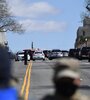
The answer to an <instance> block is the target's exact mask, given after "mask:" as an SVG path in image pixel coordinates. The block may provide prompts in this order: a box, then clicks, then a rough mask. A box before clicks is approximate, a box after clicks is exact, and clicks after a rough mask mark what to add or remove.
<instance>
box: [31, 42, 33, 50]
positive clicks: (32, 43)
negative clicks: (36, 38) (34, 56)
mask: <svg viewBox="0 0 90 100" xmlns="http://www.w3.org/2000/svg"><path fill="white" fill-rule="evenodd" d="M31 49H32V50H33V42H32V43H31Z"/></svg>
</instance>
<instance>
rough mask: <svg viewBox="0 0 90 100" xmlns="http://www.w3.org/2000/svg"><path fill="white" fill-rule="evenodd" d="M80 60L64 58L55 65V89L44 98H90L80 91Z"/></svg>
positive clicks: (51, 99) (58, 99)
mask: <svg viewBox="0 0 90 100" xmlns="http://www.w3.org/2000/svg"><path fill="white" fill-rule="evenodd" d="M78 65H79V62H78V61H77V60H76V59H71V58H63V59H61V61H59V62H58V63H56V64H55V66H54V75H53V83H54V87H55V89H54V90H55V91H54V93H53V94H52V95H49V94H48V95H46V96H44V97H43V98H42V100H89V99H88V97H87V96H85V95H81V94H80V93H79V92H78V89H79V86H80V75H79V73H78V71H77V70H78V67H79V66H78Z"/></svg>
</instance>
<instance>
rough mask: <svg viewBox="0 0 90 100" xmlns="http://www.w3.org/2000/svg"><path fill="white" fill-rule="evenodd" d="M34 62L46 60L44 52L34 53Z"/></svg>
mask: <svg viewBox="0 0 90 100" xmlns="http://www.w3.org/2000/svg"><path fill="white" fill-rule="evenodd" d="M33 60H34V61H35V60H45V55H44V53H43V51H35V52H34V53H33Z"/></svg>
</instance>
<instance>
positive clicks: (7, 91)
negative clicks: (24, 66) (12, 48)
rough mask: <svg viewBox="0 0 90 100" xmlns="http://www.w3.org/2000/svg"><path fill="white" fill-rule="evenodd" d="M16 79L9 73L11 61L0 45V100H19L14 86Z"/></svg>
mask: <svg viewBox="0 0 90 100" xmlns="http://www.w3.org/2000/svg"><path fill="white" fill-rule="evenodd" d="M17 82H18V80H17V78H16V77H14V76H13V75H12V73H11V60H10V59H9V55H8V51H7V50H6V48H5V47H4V46H2V45H0V100H20V99H21V97H20V96H19V93H18V91H17V90H16V88H15V86H14V85H15V84H16V83H17Z"/></svg>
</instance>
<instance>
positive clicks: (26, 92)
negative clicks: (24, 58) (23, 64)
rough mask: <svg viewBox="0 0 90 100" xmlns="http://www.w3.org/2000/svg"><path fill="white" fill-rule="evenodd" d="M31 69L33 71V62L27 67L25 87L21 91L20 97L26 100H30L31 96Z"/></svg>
mask: <svg viewBox="0 0 90 100" xmlns="http://www.w3.org/2000/svg"><path fill="white" fill-rule="evenodd" d="M31 69H32V62H31V61H30V63H29V64H28V66H27V69H26V73H25V76H24V81H23V85H22V87H21V91H20V95H21V96H23V97H24V100H28V96H29V90H30V78H31Z"/></svg>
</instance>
